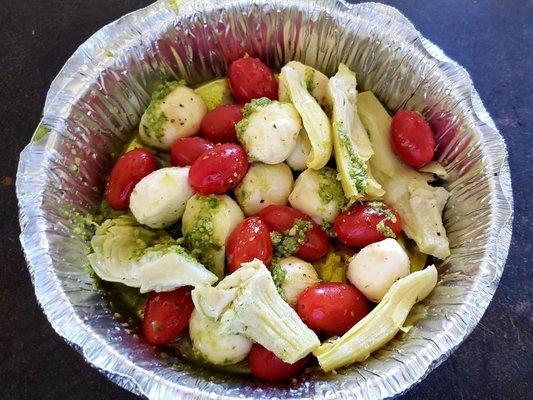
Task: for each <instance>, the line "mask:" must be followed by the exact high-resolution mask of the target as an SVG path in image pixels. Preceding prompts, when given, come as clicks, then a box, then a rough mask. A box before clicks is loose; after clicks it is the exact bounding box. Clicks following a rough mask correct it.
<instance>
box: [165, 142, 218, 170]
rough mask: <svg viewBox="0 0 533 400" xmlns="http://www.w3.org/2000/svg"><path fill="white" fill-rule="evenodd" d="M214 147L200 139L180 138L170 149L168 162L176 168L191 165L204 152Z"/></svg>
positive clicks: (212, 144)
mask: <svg viewBox="0 0 533 400" xmlns="http://www.w3.org/2000/svg"><path fill="white" fill-rule="evenodd" d="M214 147H215V145H214V143H211V142H210V141H209V140H206V139H203V138H200V137H196V136H195V137H185V138H181V139H178V140H176V141H175V142H174V144H173V145H172V148H171V149H170V161H171V162H172V165H174V166H177V167H185V166H186V165H192V164H193V163H194V162H195V161H196V160H197V159H198V157H200V156H201V155H202V154H203V153H204V152H206V151H207V150H211V149H213V148H214Z"/></svg>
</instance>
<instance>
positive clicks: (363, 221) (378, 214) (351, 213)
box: [333, 202, 402, 247]
mask: <svg viewBox="0 0 533 400" xmlns="http://www.w3.org/2000/svg"><path fill="white" fill-rule="evenodd" d="M380 204H381V206H378V207H376V206H373V204H372V202H371V203H364V204H357V205H355V206H353V207H352V208H350V209H349V210H346V211H344V212H342V213H341V214H340V215H339V216H338V217H337V218H336V219H335V223H334V224H333V232H334V233H335V235H336V236H337V238H339V240H340V241H341V242H342V243H344V244H345V245H347V246H355V247H364V246H367V245H369V244H371V243H375V242H379V241H381V240H384V239H386V238H387V236H386V235H385V233H387V230H389V229H390V231H391V233H394V235H397V234H398V233H400V231H401V230H402V220H401V219H400V214H398V211H396V210H395V209H393V208H391V207H389V206H387V205H385V204H383V203H380ZM394 219H395V222H393V221H391V220H394ZM382 221H383V223H381V222H382ZM380 225H382V226H380ZM389 236H391V235H389Z"/></svg>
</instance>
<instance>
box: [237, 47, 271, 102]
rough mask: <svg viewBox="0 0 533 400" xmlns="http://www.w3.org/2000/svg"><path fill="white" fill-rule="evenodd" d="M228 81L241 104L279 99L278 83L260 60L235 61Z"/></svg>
mask: <svg viewBox="0 0 533 400" xmlns="http://www.w3.org/2000/svg"><path fill="white" fill-rule="evenodd" d="M228 80H229V87H230V89H231V93H232V94H233V97H235V99H236V100H237V101H238V102H239V103H242V104H245V103H248V102H250V101H251V100H253V99H258V98H260V97H268V98H269V99H271V100H277V99H278V81H277V80H276V77H275V76H274V73H273V72H272V70H271V69H270V68H269V67H268V66H266V65H265V64H264V63H263V62H262V61H261V60H260V59H258V58H253V57H243V58H239V59H237V60H235V61H233V62H232V63H231V65H230V67H229V69H228Z"/></svg>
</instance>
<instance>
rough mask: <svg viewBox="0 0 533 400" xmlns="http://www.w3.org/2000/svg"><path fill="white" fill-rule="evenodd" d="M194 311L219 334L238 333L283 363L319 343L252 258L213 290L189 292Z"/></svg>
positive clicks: (258, 262)
mask: <svg viewBox="0 0 533 400" xmlns="http://www.w3.org/2000/svg"><path fill="white" fill-rule="evenodd" d="M192 298H193V302H194V305H195V309H196V311H197V312H199V313H201V314H203V315H204V316H206V317H207V318H209V319H211V320H212V321H215V322H216V323H217V324H220V328H219V329H218V331H219V332H220V333H221V334H238V335H242V336H245V337H247V338H248V339H250V340H252V341H254V342H256V343H259V344H261V345H262V346H264V347H265V348H267V349H268V350H270V351H272V352H273V353H274V354H275V355H276V356H277V357H279V358H280V359H282V360H283V361H285V362H287V363H290V364H292V363H294V362H296V361H298V360H300V359H301V358H303V357H305V356H306V355H307V354H309V353H310V352H311V351H313V350H314V349H315V348H316V347H318V346H319V345H320V341H319V340H318V337H317V336H316V334H315V333H314V332H313V331H312V330H310V329H309V328H308V327H307V326H306V325H305V324H304V323H303V322H302V320H301V319H300V318H299V317H298V315H297V314H296V312H295V311H294V310H293V309H292V308H291V307H290V306H289V305H288V304H287V303H286V302H285V301H284V300H283V298H282V297H281V296H280V295H279V293H278V291H277V289H276V285H275V284H274V281H273V280H272V276H271V275H270V272H269V271H268V269H267V268H266V267H265V265H264V264H263V263H262V262H261V261H259V260H257V259H255V260H253V261H251V262H249V263H244V264H242V266H241V267H240V268H239V269H238V270H237V271H235V272H234V273H233V274H231V275H228V276H227V277H226V278H224V279H223V280H222V281H221V282H220V283H219V284H218V285H217V286H216V287H210V286H199V287H197V288H196V289H194V290H193V292H192Z"/></svg>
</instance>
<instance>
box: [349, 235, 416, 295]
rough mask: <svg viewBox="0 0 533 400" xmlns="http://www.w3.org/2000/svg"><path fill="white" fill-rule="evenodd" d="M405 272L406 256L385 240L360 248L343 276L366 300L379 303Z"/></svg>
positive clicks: (401, 250)
mask: <svg viewBox="0 0 533 400" xmlns="http://www.w3.org/2000/svg"><path fill="white" fill-rule="evenodd" d="M409 272H410V271H409V257H408V256H407V254H406V253H405V251H404V250H403V249H402V247H401V246H400V245H399V244H398V242H397V241H396V240H394V239H390V238H389V239H385V240H382V241H381V242H377V243H372V244H369V245H368V246H366V247H364V248H363V249H361V251H360V252H359V253H357V254H356V255H355V256H354V257H353V258H352V260H351V261H350V265H349V266H348V271H347V273H346V277H347V278H348V280H349V281H350V282H351V283H352V284H353V285H354V286H355V287H356V288H357V289H359V291H361V292H362V293H363V294H364V295H365V296H366V297H367V298H368V299H369V300H370V301H373V302H375V303H379V302H380V301H381V299H383V296H385V294H386V293H387V292H388V291H389V289H390V287H391V286H392V284H393V283H394V282H396V281H397V280H398V279H401V278H404V277H406V276H407V275H409Z"/></svg>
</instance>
